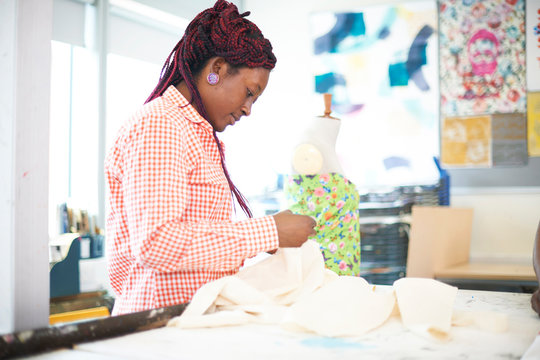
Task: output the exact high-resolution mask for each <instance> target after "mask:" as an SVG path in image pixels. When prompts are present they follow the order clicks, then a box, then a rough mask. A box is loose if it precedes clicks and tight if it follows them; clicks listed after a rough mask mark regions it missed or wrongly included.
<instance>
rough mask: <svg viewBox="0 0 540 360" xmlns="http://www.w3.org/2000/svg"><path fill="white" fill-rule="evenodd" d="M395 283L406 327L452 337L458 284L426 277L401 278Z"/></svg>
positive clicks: (425, 334)
mask: <svg viewBox="0 0 540 360" xmlns="http://www.w3.org/2000/svg"><path fill="white" fill-rule="evenodd" d="M393 287H394V291H395V293H396V298H397V302H398V307H399V311H400V313H401V320H402V321H403V324H404V325H405V326H406V327H407V328H409V329H410V330H411V331H413V332H415V333H417V334H419V335H422V336H428V337H434V338H436V339H439V340H448V339H449V333H450V327H451V326H452V309H453V307H454V300H455V298H456V294H457V288H456V287H454V286H450V285H447V284H444V283H442V282H439V281H435V280H432V279H423V278H401V279H399V280H396V281H395V282H394V285H393Z"/></svg>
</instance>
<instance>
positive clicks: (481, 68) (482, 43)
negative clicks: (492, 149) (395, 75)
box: [439, 0, 526, 116]
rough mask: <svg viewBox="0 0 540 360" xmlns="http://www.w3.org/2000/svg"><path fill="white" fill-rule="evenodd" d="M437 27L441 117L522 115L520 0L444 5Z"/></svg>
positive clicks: (469, 0)
mask: <svg viewBox="0 0 540 360" xmlns="http://www.w3.org/2000/svg"><path fill="white" fill-rule="evenodd" d="M450 4H451V5H450ZM439 26H440V34H439V46H440V78H441V81H440V91H441V113H442V114H443V115H445V116H456V115H459V116H470V115H478V114H493V113H512V112H520V113H525V111H526V88H525V51H524V49H525V2H524V0H490V1H475V0H463V1H455V2H453V1H452V2H447V1H443V2H440V3H439Z"/></svg>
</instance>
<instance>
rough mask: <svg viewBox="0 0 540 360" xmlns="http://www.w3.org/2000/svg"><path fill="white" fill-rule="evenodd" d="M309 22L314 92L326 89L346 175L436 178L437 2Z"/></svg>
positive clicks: (363, 182)
mask: <svg viewBox="0 0 540 360" xmlns="http://www.w3.org/2000/svg"><path fill="white" fill-rule="evenodd" d="M310 23H311V33H312V39H313V50H314V57H313V62H312V65H313V73H314V75H315V76H314V80H315V84H314V85H315V91H316V92H317V93H319V94H322V93H331V94H332V108H333V112H334V113H335V116H336V117H339V118H341V120H342V125H341V130H340V135H339V138H338V144H337V146H336V148H337V152H338V156H339V158H340V162H341V165H342V167H343V169H344V171H345V173H346V175H347V177H348V178H349V179H350V180H351V181H353V182H354V183H355V184H357V185H359V186H384V185H403V184H410V183H412V184H426V183H430V184H433V183H434V182H436V181H438V179H439V173H438V171H437V168H436V165H435V163H434V161H433V157H434V156H438V151H439V139H438V138H439V137H438V122H439V121H438V103H439V92H438V65H437V64H438V63H437V51H438V44H437V40H438V37H437V13H436V3H435V1H432V0H431V1H411V2H409V3H400V4H399V5H380V6H379V5H376V6H368V7H365V8H361V9H358V10H356V11H351V12H343V13H333V12H321V13H314V14H312V15H311V17H310ZM319 96H320V95H319Z"/></svg>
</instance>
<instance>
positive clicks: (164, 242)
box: [123, 116, 279, 272]
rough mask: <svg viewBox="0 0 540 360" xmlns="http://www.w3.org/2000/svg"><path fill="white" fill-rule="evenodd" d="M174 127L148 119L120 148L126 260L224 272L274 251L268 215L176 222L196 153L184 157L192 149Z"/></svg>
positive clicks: (273, 229) (159, 119)
mask: <svg viewBox="0 0 540 360" xmlns="http://www.w3.org/2000/svg"><path fill="white" fill-rule="evenodd" d="M178 126H179V125H178V124H176V123H174V122H172V121H169V122H168V121H165V120H164V119H162V117H159V116H152V117H151V118H149V119H146V120H145V121H142V122H140V123H139V126H138V127H137V128H135V129H134V130H133V134H132V136H131V137H130V141H129V143H128V144H126V145H127V146H126V152H125V156H126V159H125V160H126V161H125V169H124V189H123V196H124V199H125V205H126V214H127V224H128V229H127V230H128V232H129V238H130V252H131V254H132V256H134V257H135V259H136V261H137V262H139V263H140V264H142V265H143V266H145V267H149V268H152V269H155V270H157V271H160V272H170V271H177V270H190V269H192V270H198V269H206V270H217V271H227V270H233V269H237V268H238V267H240V266H241V264H242V262H243V261H244V260H245V259H246V258H248V257H252V256H254V255H256V254H258V253H260V252H263V251H269V250H273V249H276V248H277V247H278V244H279V242H278V236H277V229H276V225H275V221H274V219H273V217H272V216H266V217H261V218H253V219H247V220H243V221H239V222H232V221H221V222H217V221H216V222H214V221H194V222H186V221H181V219H182V218H183V217H184V216H183V215H184V214H185V212H186V206H187V201H188V196H189V195H188V194H189V189H188V186H189V184H188V181H187V179H188V174H189V172H190V170H192V168H193V166H195V164H194V159H196V154H193V153H190V152H193V146H192V145H193V144H191V143H190V141H189V138H187V137H186V134H185V132H182V131H181V130H180V129H178ZM204 196H210V197H212V196H215V195H214V194H212V193H208V194H205V195H204Z"/></svg>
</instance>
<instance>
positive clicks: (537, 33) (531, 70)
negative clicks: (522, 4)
mask: <svg viewBox="0 0 540 360" xmlns="http://www.w3.org/2000/svg"><path fill="white" fill-rule="evenodd" d="M526 9H527V16H526V24H527V30H526V33H527V90H529V91H540V0H527V5H526Z"/></svg>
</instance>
